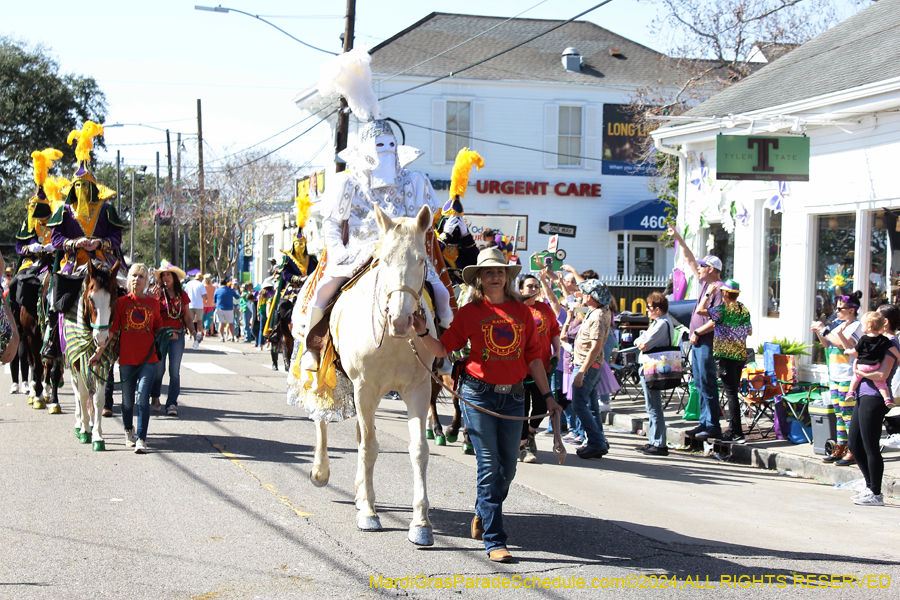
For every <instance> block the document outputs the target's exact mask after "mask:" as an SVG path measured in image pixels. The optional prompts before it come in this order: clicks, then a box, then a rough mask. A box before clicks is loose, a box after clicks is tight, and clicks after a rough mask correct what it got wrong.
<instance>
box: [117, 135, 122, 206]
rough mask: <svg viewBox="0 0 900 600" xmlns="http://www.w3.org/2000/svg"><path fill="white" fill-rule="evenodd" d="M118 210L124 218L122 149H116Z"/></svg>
mask: <svg viewBox="0 0 900 600" xmlns="http://www.w3.org/2000/svg"><path fill="white" fill-rule="evenodd" d="M116 212H118V213H119V218H122V151H121V150H116Z"/></svg>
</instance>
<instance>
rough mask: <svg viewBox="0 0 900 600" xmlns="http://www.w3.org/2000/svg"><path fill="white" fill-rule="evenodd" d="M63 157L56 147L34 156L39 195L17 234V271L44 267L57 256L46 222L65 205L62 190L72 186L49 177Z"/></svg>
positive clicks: (34, 198)
mask: <svg viewBox="0 0 900 600" xmlns="http://www.w3.org/2000/svg"><path fill="white" fill-rule="evenodd" d="M62 155H63V153H62V152H60V151H59V150H56V149H54V148H47V149H46V150H44V151H42V152H37V151H35V152H32V153H31V158H32V160H33V161H34V182H35V183H36V184H37V192H35V194H34V196H32V197H31V199H30V200H28V204H26V207H27V210H28V214H27V215H26V216H25V219H24V220H23V221H22V226H21V227H20V228H19V231H18V233H16V254H18V255H19V264H18V268H16V272H19V271H21V270H23V269H27V268H29V267H31V266H32V265H36V264H41V263H42V262H44V261H46V260H48V259H51V260H52V257H53V255H54V254H53V253H54V252H55V248H54V247H53V243H52V241H51V239H50V237H51V234H52V231H51V230H50V228H49V227H48V226H47V223H48V221H49V220H50V217H51V216H52V214H53V212H54V210H55V209H56V208H58V207H59V206H60V205H61V204H62V197H61V196H60V193H59V188H60V187H61V186H64V185H69V182H68V181H67V180H65V179H62V178H60V179H56V178H54V177H49V176H48V174H49V171H50V167H51V166H52V165H53V163H54V162H56V161H57V160H59V159H60V158H62Z"/></svg>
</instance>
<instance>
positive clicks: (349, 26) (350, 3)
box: [334, 0, 356, 173]
mask: <svg viewBox="0 0 900 600" xmlns="http://www.w3.org/2000/svg"><path fill="white" fill-rule="evenodd" d="M355 23H356V0H347V20H346V22H345V23H344V52H350V51H351V50H353V29H354V24H355ZM349 132H350V113H349V112H347V100H346V99H344V97H343V96H341V102H340V109H339V110H338V116H337V127H336V128H335V134H334V152H335V154H337V153H338V152H340V151H341V150H344V149H345V148H346V147H347V135H348V134H349ZM334 167H335V171H336V172H337V173H340V172H341V171H343V170H344V169H345V166H344V163H343V162H341V161H340V160H335V161H334Z"/></svg>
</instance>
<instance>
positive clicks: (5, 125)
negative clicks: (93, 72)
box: [0, 37, 106, 250]
mask: <svg viewBox="0 0 900 600" xmlns="http://www.w3.org/2000/svg"><path fill="white" fill-rule="evenodd" d="M105 118H106V97H105V96H104V94H103V92H102V91H101V90H100V88H99V86H98V85H97V82H96V81H95V80H94V79H93V78H91V77H83V76H80V75H75V74H71V73H69V74H66V73H61V72H60V67H59V63H58V62H57V61H56V60H55V59H54V58H53V57H52V56H51V55H50V53H49V50H48V49H47V48H45V47H43V46H35V47H30V46H28V45H27V44H26V43H24V42H20V41H18V40H14V39H12V38H9V37H0V240H3V245H4V250H6V249H7V248H8V247H9V246H8V244H9V242H10V241H11V240H13V239H14V236H15V232H16V231H17V229H18V227H19V225H20V224H21V223H22V218H23V217H24V214H25V208H24V206H25V202H26V201H27V200H28V198H30V197H31V195H32V194H33V193H34V183H33V182H32V180H31V153H32V152H33V151H35V150H43V149H44V148H49V147H52V148H56V149H58V150H61V151H63V152H64V157H63V159H62V160H61V161H60V162H59V165H61V168H60V170H59V171H57V173H56V174H63V175H66V176H71V174H72V173H73V172H74V164H75V150H74V147H71V146H68V145H66V137H67V136H68V135H69V131H71V130H72V129H76V128H78V127H81V125H82V124H83V123H84V121H86V120H88V119H90V120H91V121H94V122H96V123H102V122H103V121H104V120H105ZM95 144H97V146H99V147H101V148H102V147H103V140H102V138H100V139H98V140H96V141H95Z"/></svg>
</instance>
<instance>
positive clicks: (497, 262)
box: [462, 248, 522, 285]
mask: <svg viewBox="0 0 900 600" xmlns="http://www.w3.org/2000/svg"><path fill="white" fill-rule="evenodd" d="M486 267H503V268H504V269H506V278H507V279H514V278H515V276H516V275H518V274H519V271H521V270H522V265H510V264H507V262H506V260H505V259H504V258H503V253H502V252H500V250H498V249H497V248H485V249H484V250H482V251H481V252H479V253H478V262H477V263H475V264H474V265H469V266H468V267H466V268H465V269H463V273H462V277H463V281H465V282H466V283H467V284H469V285H474V284H475V276H476V275H478V272H479V271H480V270H481V269H483V268H486Z"/></svg>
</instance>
